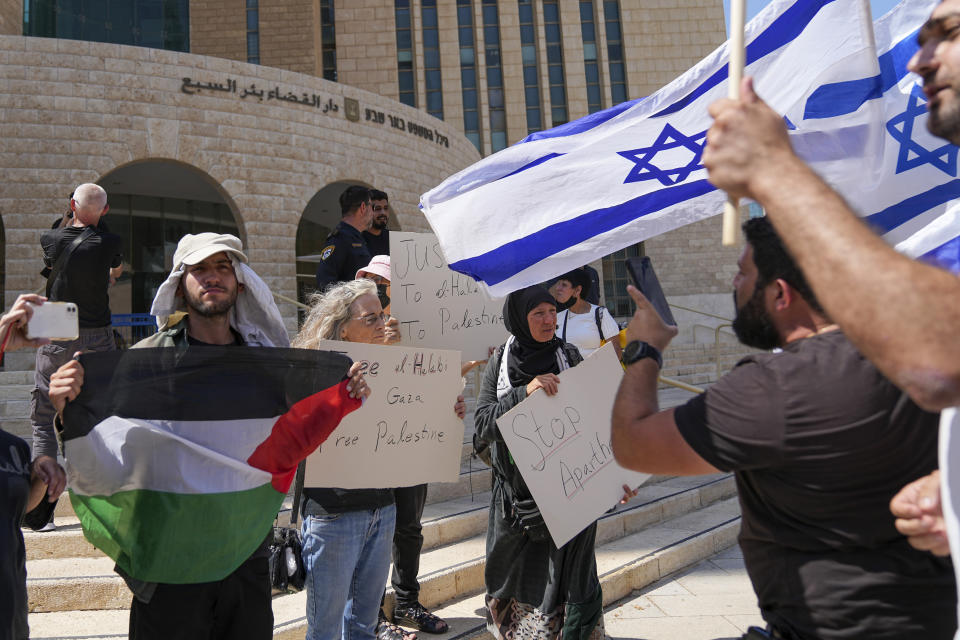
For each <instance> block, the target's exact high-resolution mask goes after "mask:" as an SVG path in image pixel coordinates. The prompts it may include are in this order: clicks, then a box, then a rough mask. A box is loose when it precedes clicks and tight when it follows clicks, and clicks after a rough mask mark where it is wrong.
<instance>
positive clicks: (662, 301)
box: [627, 256, 677, 325]
mask: <svg viewBox="0 0 960 640" xmlns="http://www.w3.org/2000/svg"><path fill="white" fill-rule="evenodd" d="M627 272H628V273H629V274H630V278H631V279H632V280H633V286H635V287H636V288H637V289H639V290H640V293H642V294H643V295H644V296H646V298H647V300H649V301H650V304H652V305H653V308H654V309H656V310H657V313H659V314H660V318H661V319H662V320H663V321H664V322H666V323H667V324H672V325H676V324H677V321H676V320H674V319H673V314H672V313H671V312H670V305H669V304H667V297H666V296H665V295H663V289H661V288H660V281H659V280H658V279H657V274H656V273H655V272H654V270H653V263H652V262H650V258H649V257H647V256H643V257H642V258H627Z"/></svg>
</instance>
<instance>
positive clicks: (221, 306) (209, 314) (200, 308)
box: [183, 289, 238, 318]
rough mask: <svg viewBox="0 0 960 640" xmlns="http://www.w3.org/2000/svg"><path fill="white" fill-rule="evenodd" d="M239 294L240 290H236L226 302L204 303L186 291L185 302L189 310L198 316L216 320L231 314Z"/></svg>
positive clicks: (184, 294)
mask: <svg viewBox="0 0 960 640" xmlns="http://www.w3.org/2000/svg"><path fill="white" fill-rule="evenodd" d="M237 294H238V290H237V289H234V290H233V292H232V294H231V295H229V296H227V298H226V299H225V300H214V301H210V302H204V301H203V300H201V299H200V298H194V297H193V295H192V294H191V293H190V292H188V291H187V290H186V289H184V291H183V300H184V302H185V303H186V305H187V309H189V310H190V311H193V312H195V313H196V314H197V315H199V316H203V317H204V318H216V317H218V316H223V315H226V314H227V313H229V312H230V309H232V308H233V305H235V304H236V303H237Z"/></svg>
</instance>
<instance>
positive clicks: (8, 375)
mask: <svg viewBox="0 0 960 640" xmlns="http://www.w3.org/2000/svg"><path fill="white" fill-rule="evenodd" d="M22 384H28V385H30V386H31V388H32V387H33V369H32V368H31V369H28V370H25V371H10V370H6V371H0V387H6V386H8V385H22Z"/></svg>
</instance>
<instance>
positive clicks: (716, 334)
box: [713, 324, 736, 380]
mask: <svg viewBox="0 0 960 640" xmlns="http://www.w3.org/2000/svg"><path fill="white" fill-rule="evenodd" d="M732 326H733V325H732V324H720V325H717V328H716V330H714V332H713V348H714V355H715V356H716V359H717V380H719V379H720V329H724V328H726V327H732ZM734 335H736V334H734Z"/></svg>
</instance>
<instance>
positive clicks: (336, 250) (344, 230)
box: [317, 220, 370, 291]
mask: <svg viewBox="0 0 960 640" xmlns="http://www.w3.org/2000/svg"><path fill="white" fill-rule="evenodd" d="M368 264H370V250H369V249H367V243H366V242H364V240H363V235H362V234H361V233H360V232H359V231H357V229H356V227H354V226H353V225H351V224H348V223H346V222H344V221H343V220H341V221H340V223H339V224H338V225H337V227H336V228H335V229H334V230H333V231H332V232H331V233H330V235H328V236H327V240H326V242H325V243H324V245H323V250H322V251H321V252H320V264H319V265H317V291H323V290H324V289H326V288H327V287H329V286H330V285H331V284H332V283H334V282H345V281H347V280H354V279H356V277H357V271H358V270H360V269H362V268H363V267H365V266H367V265H368Z"/></svg>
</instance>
